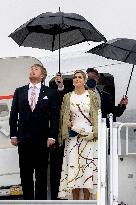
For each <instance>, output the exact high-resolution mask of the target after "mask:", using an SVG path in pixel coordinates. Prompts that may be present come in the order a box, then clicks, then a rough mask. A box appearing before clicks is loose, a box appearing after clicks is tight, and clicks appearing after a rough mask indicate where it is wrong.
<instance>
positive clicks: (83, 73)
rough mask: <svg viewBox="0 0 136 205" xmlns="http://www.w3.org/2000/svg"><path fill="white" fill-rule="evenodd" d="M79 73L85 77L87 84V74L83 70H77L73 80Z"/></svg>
mask: <svg viewBox="0 0 136 205" xmlns="http://www.w3.org/2000/svg"><path fill="white" fill-rule="evenodd" d="M77 73H81V75H82V76H83V78H84V80H85V82H86V79H87V78H86V73H85V72H84V71H82V70H76V71H75V72H74V74H73V78H74V77H75V75H76V74H77Z"/></svg>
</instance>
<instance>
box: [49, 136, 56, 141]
mask: <svg viewBox="0 0 136 205" xmlns="http://www.w3.org/2000/svg"><path fill="white" fill-rule="evenodd" d="M48 139H50V140H54V141H56V140H55V139H54V138H52V137H49V138H48Z"/></svg>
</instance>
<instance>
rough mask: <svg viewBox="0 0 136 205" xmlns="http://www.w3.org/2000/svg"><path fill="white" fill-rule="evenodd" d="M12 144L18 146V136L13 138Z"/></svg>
mask: <svg viewBox="0 0 136 205" xmlns="http://www.w3.org/2000/svg"><path fill="white" fill-rule="evenodd" d="M11 144H12V145H14V146H17V145H18V139H17V137H13V138H11Z"/></svg>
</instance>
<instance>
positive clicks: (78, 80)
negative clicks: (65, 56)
mask: <svg viewBox="0 0 136 205" xmlns="http://www.w3.org/2000/svg"><path fill="white" fill-rule="evenodd" d="M73 84H74V86H75V88H78V87H82V86H84V84H85V80H84V77H83V75H82V74H81V73H76V74H75V75H74V78H73Z"/></svg>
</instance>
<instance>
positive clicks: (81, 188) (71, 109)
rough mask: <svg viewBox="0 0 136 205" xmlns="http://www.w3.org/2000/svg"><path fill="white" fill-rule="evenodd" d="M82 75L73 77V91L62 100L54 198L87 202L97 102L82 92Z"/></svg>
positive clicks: (91, 192) (93, 170)
mask: <svg viewBox="0 0 136 205" xmlns="http://www.w3.org/2000/svg"><path fill="white" fill-rule="evenodd" d="M85 82H86V74H85V73H84V72H83V71H81V70H77V71H75V73H74V77H73V84H74V86H75V89H74V91H73V92H71V93H67V94H66V95H65V96H64V99H63V103H62V107H61V114H60V134H59V142H60V143H63V141H64V140H65V149H64V157H63V165H62V172H61V180H60V187H59V193H58V197H59V198H62V199H74V200H78V199H81V198H82V195H83V196H84V197H83V199H85V200H89V199H92V198H94V197H95V196H96V192H97V172H98V169H97V161H98V157H97V136H98V109H99V104H98V99H97V96H96V94H95V92H93V91H89V90H86V89H85Z"/></svg>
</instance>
